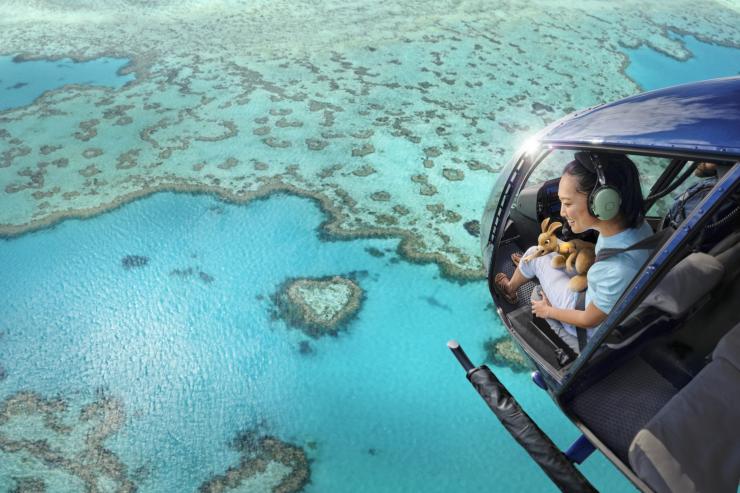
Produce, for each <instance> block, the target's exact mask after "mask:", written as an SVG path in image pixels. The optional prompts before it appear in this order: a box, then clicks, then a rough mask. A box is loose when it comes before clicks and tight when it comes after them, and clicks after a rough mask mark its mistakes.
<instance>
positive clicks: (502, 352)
mask: <svg viewBox="0 0 740 493" xmlns="http://www.w3.org/2000/svg"><path fill="white" fill-rule="evenodd" d="M483 349H485V351H486V361H487V362H489V363H492V364H494V365H497V366H507V367H509V368H511V370H512V371H514V372H516V373H524V372H528V371H532V369H533V368H532V366H531V364H530V363H529V361H528V360H527V359H526V358H525V357H524V355H523V354H522V353H521V351H520V350H519V348H518V346H517V345H516V344H514V342H513V341H512V340H511V338H510V337H509V336H501V337H498V338H496V339H488V340H487V341H486V342H484V343H483Z"/></svg>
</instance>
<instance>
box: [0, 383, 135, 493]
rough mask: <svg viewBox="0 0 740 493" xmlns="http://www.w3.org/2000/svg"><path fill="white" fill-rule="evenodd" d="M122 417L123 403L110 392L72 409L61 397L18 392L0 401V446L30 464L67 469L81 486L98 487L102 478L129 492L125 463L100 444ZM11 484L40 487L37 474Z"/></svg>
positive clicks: (22, 487) (131, 489) (37, 467)
mask: <svg viewBox="0 0 740 493" xmlns="http://www.w3.org/2000/svg"><path fill="white" fill-rule="evenodd" d="M74 411H76V417H75V412H74ZM124 420H125V414H124V410H123V405H122V404H121V402H120V401H118V400H117V399H115V398H112V397H107V396H100V397H99V399H98V400H95V401H93V402H91V403H89V404H86V405H83V406H82V407H81V408H79V409H71V408H70V404H69V403H68V402H66V401H64V400H63V399H61V398H53V399H45V398H43V397H42V396H40V395H38V394H36V393H33V392H18V393H16V394H13V395H11V396H10V397H8V398H6V399H5V400H4V401H2V402H1V403H0V450H1V451H2V452H4V453H5V454H11V455H16V456H17V457H19V460H22V461H30V462H31V463H33V464H34V465H33V466H32V468H31V469H33V470H43V469H44V468H48V469H53V470H55V471H57V472H62V473H65V474H68V475H69V476H71V477H74V478H76V480H78V481H80V482H81V484H82V485H84V488H85V490H86V491H100V487H101V485H102V484H107V485H109V486H111V487H112V488H113V489H114V490H115V491H118V492H121V493H126V492H134V491H136V485H135V484H134V482H133V481H132V480H131V479H130V478H129V477H128V472H127V467H126V465H125V464H124V463H123V462H121V460H120V459H119V458H118V457H117V456H116V455H115V454H114V453H113V452H111V451H110V450H109V449H107V448H106V447H105V445H104V442H105V440H107V439H108V438H109V437H111V436H112V435H114V434H116V433H117V432H118V431H119V430H120V429H121V427H122V426H123V423H124ZM29 470H30V469H29ZM16 485H17V486H16V489H18V490H19V491H44V488H45V485H44V482H43V481H42V480H41V479H37V478H18V479H16Z"/></svg>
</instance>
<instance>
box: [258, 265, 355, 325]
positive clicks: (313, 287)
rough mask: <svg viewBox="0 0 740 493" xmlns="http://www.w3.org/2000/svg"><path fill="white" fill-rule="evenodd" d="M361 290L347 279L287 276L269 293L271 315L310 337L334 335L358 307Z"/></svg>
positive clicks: (353, 314)
mask: <svg viewBox="0 0 740 493" xmlns="http://www.w3.org/2000/svg"><path fill="white" fill-rule="evenodd" d="M363 297H364V292H363V290H362V288H360V286H359V285H358V284H357V283H356V282H354V281H353V280H351V279H347V278H344V277H339V276H334V277H323V278H318V279H311V278H299V279H289V280H287V281H285V282H284V283H282V284H281V285H280V287H279V288H278V290H277V292H276V293H274V294H273V295H271V299H272V302H273V305H274V309H273V316H274V318H280V319H282V320H284V321H285V323H286V324H287V325H288V326H290V327H294V328H298V329H300V330H302V331H303V332H304V333H305V334H307V335H309V336H310V337H313V338H317V337H321V336H323V335H337V334H338V333H339V331H340V330H343V329H345V328H346V326H347V323H348V322H349V320H351V319H352V317H354V316H355V315H356V314H357V312H358V311H359V310H360V307H361V302H362V300H363Z"/></svg>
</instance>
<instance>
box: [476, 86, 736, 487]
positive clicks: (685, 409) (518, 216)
mask: <svg viewBox="0 0 740 493" xmlns="http://www.w3.org/2000/svg"><path fill="white" fill-rule="evenodd" d="M718 93H720V96H724V97H720V96H718V95H717V94H718ZM738 94H740V78H730V79H722V80H717V81H706V82H704V83H698V84H692V85H687V86H678V87H676V88H669V89H667V90H661V91H654V92H652V93H646V94H642V95H639V96H636V97H633V98H627V99H626V100H622V101H619V102H616V103H611V104H609V105H604V106H602V107H598V108H592V109H588V110H585V111H583V112H580V113H576V114H573V115H570V116H569V117H566V118H564V119H563V120H561V121H559V122H555V123H554V124H552V125H551V126H550V127H548V128H547V129H545V130H543V131H542V132H541V133H540V134H538V136H537V137H535V138H533V139H532V140H531V141H530V142H529V143H528V144H526V145H525V146H524V147H523V148H522V149H521V150H520V151H519V152H518V153H517V154H516V155H515V156H514V158H513V159H512V160H511V161H510V162H509V164H508V165H507V166H506V168H505V169H504V170H503V171H502V173H501V175H500V178H499V180H498V182H497V183H496V185H495V186H494V189H493V191H492V193H491V195H490V198H489V201H488V204H487V207H486V210H485V212H484V215H483V219H482V222H481V230H482V231H481V248H482V252H483V260H484V265H485V268H486V270H487V273H488V281H489V288H490V291H491V295H492V297H493V299H494V303H495V305H496V310H497V313H498V315H499V317H500V318H501V320H502V322H503V324H504V326H505V327H506V329H507V330H508V332H509V334H510V335H511V337H512V339H513V340H514V342H515V343H516V344H517V345H518V346H519V347H520V348H521V349H522V350H523V352H524V353H525V354H526V356H527V357H528V358H529V359H530V360H531V362H532V364H533V366H534V367H535V368H536V372H535V373H534V374H533V380H534V381H535V383H537V385H539V386H540V387H542V388H543V389H545V390H546V391H547V392H548V393H549V394H550V396H551V397H552V399H553V400H554V401H555V402H556V403H557V405H558V406H559V407H560V409H561V410H562V411H563V412H564V414H565V415H566V416H568V418H569V419H570V420H571V421H572V422H573V423H574V424H575V425H576V426H577V427H578V428H579V429H580V430H581V431H582V432H583V438H584V440H585V442H584V443H586V445H587V447H591V448H592V449H593V447H595V448H598V449H599V450H600V451H601V452H602V453H603V454H604V455H605V456H606V457H607V458H609V459H610V460H611V461H612V462H613V463H614V465H615V466H616V467H618V468H619V470H620V471H621V472H622V473H623V474H625V475H626V476H627V477H628V478H629V479H630V480H631V481H632V482H633V483H634V484H635V485H636V486H637V487H638V488H640V489H641V490H643V491H684V490H685V491H694V490H699V491H702V490H706V491H736V488H737V486H738V484H739V482H740V447H739V446H738V443H740V442H739V441H738V439H739V438H740V437H739V436H738V433H735V432H728V431H727V430H728V429H737V422H736V421H737V419H738V418H739V417H740V416H739V413H740V411H738V409H740V392H739V391H738V390H740V310H738V309H737V300H740V162H738V161H739V160H740V141H738V140H737V137H738V133H737V131H736V130H737V128H738V124H739V123H740V106H739V105H738V103H737V101H738ZM709 95H711V98H710V97H709ZM670 98H673V100H674V101H679V100H681V99H682V98H684V99H685V100H686V102H687V103H690V102H696V101H701V100H702V98H704V100H706V101H708V102H711V103H712V104H715V105H716V106H715V107H714V108H712V112H709V111H707V108H703V109H701V108H699V113H700V114H699V116H696V115H694V118H693V120H692V118H691V115H690V114H689V113H691V112H692V111H694V112H696V111H697V107H695V106H694V107H691V106H690V105H688V106H684V107H682V109H683V110H685V111H686V113H680V112H677V113H676V119H677V122H676V121H674V122H672V123H670V124H668V123H666V121H667V120H666V119H664V118H662V117H660V118H658V119H657V120H655V121H650V122H646V121H645V120H648V119H649V117H645V116H644V114H643V113H641V112H639V111H638V112H634V111H633V110H634V109H636V108H639V106H640V105H643V104H644V105H646V106H650V105H651V103H654V102H655V101H666V100H668V99H670ZM712 98H713V99H712ZM710 100H711V101H710ZM722 104H724V105H725V107H723V106H722ZM723 109H724V110H726V111H725V112H724V113H722V111H723ZM702 111H704V113H701V112H702ZM718 111H719V113H718ZM702 115H703V116H702ZM707 115H710V116H707ZM717 115H720V116H721V118H715V117H716V116H717ZM663 116H665V115H663ZM620 117H621V118H620ZM682 118H683V121H684V122H686V124H685V125H682V124H680V123H681V121H682V120H681V119H682ZM702 118H705V119H704V120H702ZM615 121H617V122H619V123H617V124H615V123H613V122H615ZM615 125H616V126H617V127H620V128H621V129H622V134H617V133H615V132H616V130H615V128H614V126H615ZM631 125H634V127H638V128H639V131H634V127H631ZM702 125H704V126H703V127H702ZM707 125H708V126H707ZM651 126H652V127H651ZM661 126H662V127H661ZM728 128H729V130H728ZM733 128H734V129H735V131H732V129H733ZM624 129H630V131H629V132H628V131H626V130H624ZM719 130H722V131H721V132H720V131H719ZM692 132H694V134H693V136H692ZM702 132H703V134H702ZM700 134H701V135H700ZM687 136H691V138H689V137H687ZM579 152H580V153H590V154H592V155H598V154H608V153H612V154H622V155H626V156H627V157H628V158H629V159H631V160H632V161H633V162H634V163H635V164H636V165H637V168H638V169H639V171H640V176H641V186H642V192H643V196H644V198H645V210H646V214H645V219H646V221H647V223H648V224H649V225H650V226H651V228H652V231H653V234H652V236H651V237H650V239H649V240H650V241H646V242H645V245H641V246H640V247H641V248H643V247H644V248H649V252H650V253H649V256H648V260H647V261H646V262H645V263H644V265H642V266H641V267H640V269H639V271H638V272H637V274H636V275H635V277H634V279H632V280H631V281H630V283H629V285H628V287H627V289H626V290H625V291H624V292H623V293H622V294H621V297H620V298H619V301H618V302H617V303H616V305H615V306H614V307H613V308H612V309H611V311H610V312H609V313H608V315H607V317H606V319H605V320H604V321H603V322H602V323H601V324H600V325H598V326H597V327H596V328H594V329H590V330H589V331H588V336H587V337H585V338H579V341H578V347H577V349H576V348H574V347H573V346H572V345H569V344H567V343H565V342H564V341H563V340H562V339H561V338H560V337H558V335H557V334H556V333H555V332H554V331H553V329H552V326H551V324H549V323H548V322H547V321H545V320H542V319H539V318H538V317H536V316H533V314H532V309H531V303H532V301H531V300H532V292H533V291H535V292H536V290H537V285H538V280H537V279H536V278H534V279H533V280H532V281H531V282H528V283H526V284H524V285H522V286H521V287H520V288H519V290H518V291H517V296H516V297H514V298H512V299H507V298H506V297H504V296H501V294H500V293H499V292H497V291H496V289H494V277H495V275H496V274H497V273H501V272H503V273H505V274H506V275H507V276H511V275H512V273H513V272H514V269H515V268H516V262H518V261H521V260H520V256H521V254H522V252H524V251H525V250H526V249H527V248H528V247H530V246H532V245H536V244H537V241H538V236H539V235H540V234H541V233H542V231H543V227H544V225H545V224H548V223H547V222H543V221H553V222H555V221H557V222H560V223H562V224H563V225H564V226H563V227H562V228H561V229H559V230H558V231H556V233H555V234H556V235H557V241H558V242H565V241H573V240H574V239H577V240H583V241H587V242H595V241H596V239H597V237H596V235H597V234H598V233H597V232H594V231H588V232H585V233H582V234H575V233H573V232H572V231H569V230H568V228H567V222H566V221H564V220H563V218H562V217H560V201H559V199H558V183H559V180H560V179H561V173H562V170H563V166H564V165H565V164H566V163H567V162H568V161H570V160H572V159H573V158H574V154H575V153H579ZM512 301H513V302H512ZM586 455H587V454H586ZM569 458H570V457H569Z"/></svg>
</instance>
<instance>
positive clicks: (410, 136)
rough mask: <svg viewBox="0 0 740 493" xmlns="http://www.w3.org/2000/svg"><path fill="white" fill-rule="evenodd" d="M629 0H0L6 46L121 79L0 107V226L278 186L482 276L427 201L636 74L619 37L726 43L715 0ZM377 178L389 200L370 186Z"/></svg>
mask: <svg viewBox="0 0 740 493" xmlns="http://www.w3.org/2000/svg"><path fill="white" fill-rule="evenodd" d="M640 5H641V4H637V3H635V2H633V1H628V2H620V3H611V4H599V5H594V4H587V5H580V4H567V3H562V2H561V3H556V4H553V3H551V2H544V1H542V0H536V1H535V2H534V3H532V2H524V1H523V0H517V1H515V2H513V3H510V4H507V6H506V8H505V9H490V8H489V7H488V5H487V4H485V3H480V2H478V1H474V0H470V1H466V2H463V3H461V4H460V3H454V4H453V3H450V2H448V1H443V2H438V3H425V4H424V6H423V8H422V9H419V7H418V6H417V5H416V4H413V5H411V4H408V5H400V6H397V7H395V8H394V9H388V7H387V6H385V5H383V4H378V5H373V6H368V7H367V9H358V10H357V11H355V10H351V9H350V10H347V11H343V12H342V15H336V16H325V15H317V12H318V10H316V9H309V8H308V7H306V6H294V7H292V8H291V9H290V12H286V11H285V9H284V7H283V6H282V4H274V5H272V4H270V5H265V6H262V7H261V8H260V15H259V16H255V15H254V12H253V11H252V9H251V8H247V7H243V8H242V7H238V6H236V5H233V4H231V3H228V2H227V3H225V4H223V5H221V4H220V5H218V6H214V7H213V8H211V9H208V10H207V11H201V9H200V8H199V7H194V5H193V2H191V1H189V0H186V1H185V2H181V3H171V2H170V3H167V2H157V3H156V5H152V4H151V3H149V2H138V3H137V2H124V3H116V4H115V5H106V6H102V5H96V4H94V3H87V4H85V8H84V9H78V8H77V7H75V6H72V5H66V4H63V3H59V2H50V1H45V0H40V1H37V2H33V3H32V4H26V3H24V2H21V1H20V0H9V3H8V9H10V10H12V11H13V12H14V15H13V17H12V18H11V19H10V20H7V21H6V22H4V24H3V29H2V31H0V44H1V45H2V46H3V47H4V48H3V49H4V51H5V52H6V53H18V54H19V56H17V57H16V60H17V61H19V62H21V61H23V60H29V59H37V60H44V59H46V60H59V59H62V58H66V57H71V58H72V59H73V60H75V61H84V60H92V59H95V58H100V57H107V56H111V57H117V58H119V59H120V58H126V59H129V60H130V63H129V64H128V65H126V66H125V67H124V68H122V69H121V70H120V71H119V72H120V75H121V76H128V77H130V76H132V75H134V76H135V79H134V80H129V81H128V82H127V83H126V84H124V85H123V86H121V87H120V88H117V89H112V88H107V87H93V86H89V85H81V84H75V85H69V86H65V87H61V88H59V89H55V90H51V91H48V92H46V93H45V94H44V95H42V96H41V97H39V98H37V99H36V100H35V101H34V102H33V103H31V104H29V105H26V106H23V107H19V108H11V109H8V110H6V111H2V112H0V127H2V132H0V193H5V195H4V196H3V197H2V201H3V204H5V205H6V207H3V208H1V209H0V235H2V236H13V235H17V234H21V233H23V232H25V231H29V230H32V229H37V228H42V227H45V226H48V225H51V224H54V223H56V222H58V221H60V220H63V219H64V218H67V217H87V216H90V215H93V214H98V213H100V212H103V211H106V210H108V209H110V208H113V207H117V206H118V205H120V204H122V203H125V202H127V201H130V200H133V199H135V198H138V197H142V196H145V195H148V194H151V193H154V192H157V191H159V190H174V191H179V190H187V191H200V192H213V193H217V194H219V195H220V196H221V197H223V198H224V199H227V200H231V201H234V202H245V201H248V200H252V199H254V198H258V197H263V196H266V195H267V194H269V193H272V192H274V191H276V190H278V189H279V190H281V191H295V192H296V193H298V194H300V195H302V196H311V197H314V198H316V199H317V200H318V201H319V202H321V203H322V204H323V205H325V207H324V209H325V211H326V212H327V213H329V214H330V215H331V217H330V219H329V220H328V221H327V223H326V226H325V231H324V234H326V235H327V236H329V237H339V238H347V237H373V236H379V235H383V236H400V237H401V238H402V239H403V240H404V247H403V248H402V251H401V253H402V254H403V255H404V256H407V258H409V259H410V260H414V261H419V262H436V263H438V264H439V265H440V266H441V268H442V271H443V273H444V274H445V275H446V276H448V277H451V278H455V279H460V280H464V279H480V278H481V277H482V276H483V270H482V263H481V261H480V258H479V252H478V249H479V247H478V244H477V242H476V241H475V240H474V239H473V238H471V235H469V234H467V233H466V231H465V230H463V229H462V228H459V227H458V226H457V225H456V224H455V222H454V221H449V220H447V219H446V218H443V217H440V218H439V219H438V220H435V221H433V222H432V223H431V224H426V219H425V207H426V206H427V205H429V204H430V203H432V202H433V201H434V200H435V198H437V201H438V197H440V196H444V198H445V204H446V208H447V209H448V210H449V211H451V212H452V213H454V214H456V216H450V217H458V216H459V217H466V218H469V217H475V215H477V214H478V213H479V211H480V207H481V205H482V203H483V201H484V200H485V196H486V194H487V193H488V190H489V189H490V185H491V182H492V179H493V178H494V177H495V174H496V173H498V171H499V170H500V169H501V167H502V166H503V164H504V162H505V160H506V158H507V157H508V156H509V155H510V154H511V152H512V151H513V150H514V149H516V148H517V147H518V146H519V145H520V144H521V143H522V142H523V140H524V139H525V138H526V137H528V136H529V135H530V134H531V133H532V132H533V131H534V130H535V129H538V128H541V127H543V126H544V125H547V124H548V123H550V122H552V121H553V120H554V119H556V118H558V117H560V116H562V115H564V114H567V113H568V112H570V111H573V109H574V108H583V107H589V106H592V105H594V104H599V103H602V102H605V101H609V100H613V99H617V98H619V97H623V96H626V95H629V94H633V93H634V92H636V91H637V90H638V88H637V86H636V85H635V83H634V82H633V81H631V80H630V79H629V78H628V77H626V76H625V74H624V68H625V66H626V64H627V58H626V55H625V53H624V51H623V50H624V49H625V47H626V48H636V47H638V46H640V45H648V46H650V47H652V48H654V49H656V50H659V51H660V52H661V53H664V54H666V55H668V56H672V57H674V58H676V59H681V60H686V59H688V58H689V57H690V53H689V52H688V51H687V49H686V47H685V46H684V45H683V43H682V41H681V39H680V38H677V37H676V36H675V34H674V33H679V34H692V35H695V36H696V37H697V38H698V39H700V40H702V41H706V42H711V43H715V44H721V45H725V46H730V47H738V46H740V38H739V37H738V36H739V35H738V31H737V28H736V26H737V25H738V23H739V22H740V14H738V10H737V9H736V8H733V6H732V5H731V4H727V3H717V4H713V8H702V7H701V5H699V4H697V3H695V2H690V1H688V0H679V1H678V3H674V4H672V8H671V9H652V10H651V9H643V8H640ZM16 7H17V8H16ZM152 9H154V10H156V12H157V15H155V16H152V15H150V13H151V10H152ZM82 10H84V12H83V11H82ZM319 10H320V9H319ZM196 11H197V12H198V15H194V12H196ZM420 11H423V15H420V13H419V12H420ZM506 12H516V15H507V14H506ZM82 14H88V15H87V16H85V21H84V29H79V30H75V35H74V36H70V35H69V32H70V31H69V21H70V19H78V20H81V19H82V18H83V16H82ZM112 19H125V21H122V22H118V21H116V22H113V21H112ZM431 19H434V21H431ZM521 22H528V23H529V25H531V29H526V30H522V29H519V26H520V23H521ZM594 32H598V33H599V36H594V34H593V33H594ZM245 33H249V34H248V35H245ZM285 33H290V35H289V36H285ZM357 33H362V35H357ZM295 39H301V43H300V44H296V43H294V40H295ZM205 40H208V41H205ZM347 40H350V41H347ZM547 46H557V47H558V49H557V50H556V51H552V50H548V49H546V48H543V47H547ZM124 47H125V48H124ZM368 47H372V49H369V48H368ZM594 53H599V54H601V56H599V57H594V56H593V54H594ZM522 74H527V76H526V78H525V77H522ZM576 74H577V76H576ZM31 126H36V127H37V128H43V131H39V132H27V131H26V129H28V128H30V127H31ZM245 152H246V155H245ZM50 158H51V159H50ZM237 159H238V161H237ZM246 162H249V163H250V166H244V165H243V164H241V163H246ZM337 166H338V167H339V168H337ZM464 168H467V169H465V170H464V171H463V169H464ZM345 170H346V171H345ZM646 173H647V175H649V171H647V172H646ZM370 176H372V177H371V178H368V177H370ZM409 180H411V183H409ZM370 184H371V185H372V187H371V188H369V187H368V185H370ZM378 190H386V191H389V192H391V193H392V197H393V202H391V201H390V200H389V201H385V200H383V198H384V196H380V195H375V199H376V200H373V198H371V196H372V194H373V192H376V191H378ZM3 191H4V192H3ZM377 199H380V200H377ZM401 210H402V211H404V213H403V214H402V213H400V212H399V211H401Z"/></svg>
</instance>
